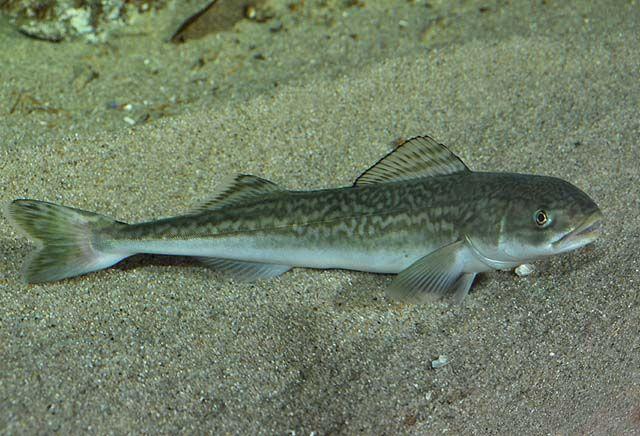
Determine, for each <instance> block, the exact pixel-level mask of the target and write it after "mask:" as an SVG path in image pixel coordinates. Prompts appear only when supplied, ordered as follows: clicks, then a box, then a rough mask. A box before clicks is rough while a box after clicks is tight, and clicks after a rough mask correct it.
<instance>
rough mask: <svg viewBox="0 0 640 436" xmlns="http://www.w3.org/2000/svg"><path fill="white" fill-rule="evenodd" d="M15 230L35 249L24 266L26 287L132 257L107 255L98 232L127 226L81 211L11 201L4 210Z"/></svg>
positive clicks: (32, 202) (29, 202)
mask: <svg viewBox="0 0 640 436" xmlns="http://www.w3.org/2000/svg"><path fill="white" fill-rule="evenodd" d="M5 215H6V216H7V218H8V219H9V220H10V221H11V222H12V223H13V224H14V226H15V227H16V228H17V229H19V230H21V231H23V232H24V233H25V234H26V235H27V237H28V238H29V239H32V240H34V241H35V242H36V243H37V245H38V249H37V250H36V251H35V252H34V253H33V254H32V255H31V256H30V257H29V258H28V259H27V261H26V262H25V264H24V269H23V277H24V279H25V280H26V281H27V282H28V283H40V282H50V281H54V280H60V279H64V278H67V277H73V276H77V275H81V274H86V273H88V272H91V271H97V270H100V269H103V268H107V267H109V266H111V265H113V264H115V263H117V262H119V261H120V260H122V259H124V258H125V257H127V256H129V255H130V254H132V253H122V252H114V251H111V252H110V251H109V250H108V248H107V247H106V246H105V244H104V242H103V241H101V239H100V238H99V234H98V232H99V231H100V230H101V229H105V228H108V227H113V226H114V225H118V224H120V225H126V224H124V223H120V222H118V221H114V220H112V219H111V218H107V217H105V216H102V215H98V214H96V213H92V212H86V211H83V210H80V209H73V208H70V207H65V206H59V205H57V204H53V203H47V202H44V201H37V200H14V201H13V202H11V203H9V204H8V205H7V206H6V209H5Z"/></svg>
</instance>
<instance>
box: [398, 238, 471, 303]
mask: <svg viewBox="0 0 640 436" xmlns="http://www.w3.org/2000/svg"><path fill="white" fill-rule="evenodd" d="M466 254H468V250H467V247H466V245H465V243H464V241H457V242H454V243H452V244H449V245H445V246H444V247H441V248H439V249H438V250H436V251H434V252H432V253H429V254H427V255H426V256H424V257H422V258H420V259H418V260H417V261H415V262H414V263H413V264H412V265H411V266H409V268H407V269H405V270H404V271H401V272H400V274H398V276H397V277H396V278H395V279H394V280H393V282H392V283H391V286H390V287H389V289H388V290H387V295H389V296H390V297H392V298H394V299H396V300H399V301H404V302H408V303H424V302H426V301H429V300H434V299H438V298H443V297H444V298H449V297H453V299H454V301H455V302H460V301H462V300H463V299H464V297H465V296H466V295H467V293H468V292H469V289H470V288H471V284H472V283H473V279H474V278H475V276H476V273H473V272H471V273H467V272H464V264H465V257H466V256H465V255H466Z"/></svg>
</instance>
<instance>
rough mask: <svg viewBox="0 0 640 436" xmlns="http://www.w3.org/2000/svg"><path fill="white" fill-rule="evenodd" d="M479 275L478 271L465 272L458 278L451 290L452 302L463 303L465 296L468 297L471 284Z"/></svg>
mask: <svg viewBox="0 0 640 436" xmlns="http://www.w3.org/2000/svg"><path fill="white" fill-rule="evenodd" d="M477 275H478V273H465V274H462V275H461V276H460V277H459V278H458V280H457V281H456V282H455V283H454V284H453V286H452V287H451V291H450V293H449V295H450V296H451V299H452V303H455V304H460V303H462V300H464V297H466V296H467V294H468V293H469V290H470V289H471V285H473V281H474V280H475V278H476V276H477Z"/></svg>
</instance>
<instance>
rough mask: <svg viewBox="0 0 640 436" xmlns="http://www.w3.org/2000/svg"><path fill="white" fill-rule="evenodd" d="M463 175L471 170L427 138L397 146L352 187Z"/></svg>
mask: <svg viewBox="0 0 640 436" xmlns="http://www.w3.org/2000/svg"><path fill="white" fill-rule="evenodd" d="M465 171H471V170H469V168H468V167H467V166H466V165H465V164H464V163H463V162H462V161H461V160H460V158H459V157H458V156H456V155H455V154H453V153H452V152H450V151H449V149H448V148H447V147H445V146H444V145H442V144H438V143H437V142H436V141H434V140H433V139H431V138H430V137H428V136H417V137H415V138H411V139H408V140H406V141H405V142H403V143H402V144H400V145H399V146H398V147H396V149H395V150H393V151H392V152H391V153H389V154H387V155H386V156H385V157H383V158H382V159H380V160H379V161H378V162H377V163H376V164H375V165H373V166H372V167H371V168H369V169H368V170H367V171H365V172H364V173H362V174H361V175H360V177H358V178H357V179H356V181H355V182H354V184H353V186H363V185H370V184H373V183H386V182H397V181H399V180H408V179H417V178H421V177H432V176H441V175H445V174H453V173H458V172H465Z"/></svg>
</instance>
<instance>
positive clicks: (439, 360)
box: [431, 355, 449, 369]
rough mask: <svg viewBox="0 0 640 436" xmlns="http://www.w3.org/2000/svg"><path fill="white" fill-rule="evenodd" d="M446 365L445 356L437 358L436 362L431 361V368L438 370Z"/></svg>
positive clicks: (447, 362)
mask: <svg viewBox="0 0 640 436" xmlns="http://www.w3.org/2000/svg"><path fill="white" fill-rule="evenodd" d="M448 364H449V359H447V356H442V355H441V356H438V358H437V359H436V360H432V361H431V368H433V369H438V368H442V367H443V366H445V365H448Z"/></svg>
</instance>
